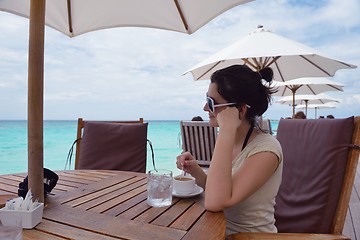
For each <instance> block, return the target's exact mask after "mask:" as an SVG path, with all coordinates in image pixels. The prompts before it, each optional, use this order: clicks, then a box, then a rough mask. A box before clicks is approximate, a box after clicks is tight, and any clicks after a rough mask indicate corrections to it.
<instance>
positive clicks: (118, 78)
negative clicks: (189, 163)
mask: <svg viewBox="0 0 360 240" xmlns="http://www.w3.org/2000/svg"><path fill="white" fill-rule="evenodd" d="M359 12H360V1H359V0H342V1H338V0H329V1H326V0H319V1H310V0H304V1H295V0H291V1H287V0H273V1H268V0H257V1H254V2H250V3H248V4H245V5H240V6H238V7H235V8H234V9H232V10H230V11H228V12H226V13H224V14H222V15H221V16H219V17H217V18H215V19H214V20H213V21H211V22H210V23H208V24H207V25H206V26H204V27H203V28H201V29H200V30H198V31H197V32H196V33H194V34H192V35H186V34H181V33H177V32H170V31H164V30H156V29H145V28H117V29H108V30H101V31H96V32H90V33H87V34H84V35H81V36H78V37H75V38H68V37H67V36H65V35H63V34H61V33H59V32H57V31H55V30H53V29H51V28H48V27H47V28H46V38H45V75H44V78H45V89H44V92H45V99H44V119H47V120H57V119H59V120H75V119H77V118H78V117H83V118H85V119H98V120H100V119H108V120H112V119H123V120H125V119H135V118H138V117H144V119H145V120H179V119H191V118H192V117H193V116H195V115H201V116H202V117H204V118H205V119H207V114H206V113H205V112H204V111H203V110H202V108H203V105H204V98H205V93H206V91H207V87H208V84H209V81H207V80H204V81H193V79H192V76H191V74H186V75H184V76H183V75H182V73H184V72H185V71H186V70H188V69H189V68H191V67H192V66H194V65H196V64H197V63H198V62H200V61H202V60H203V59H205V58H207V57H208V56H210V55H212V54H214V53H215V52H217V51H219V50H221V49H223V48H225V47H227V46H228V45H230V44H232V43H234V42H235V41H237V40H239V39H241V38H243V37H245V36H246V35H247V34H248V33H250V32H252V31H253V30H255V29H256V27H257V26H258V25H259V24H261V25H263V26H264V28H266V29H270V30H273V31H274V32H275V33H276V34H279V35H281V36H284V37H287V38H290V39H292V40H295V41H298V42H301V43H303V44H306V45H308V46H310V47H312V48H315V49H317V50H319V51H320V52H323V53H325V54H326V55H327V56H331V57H333V58H335V59H338V60H341V61H344V62H347V63H352V64H354V65H357V66H359V67H360V44H359V42H360V17H359ZM28 28H29V26H28V20H27V19H25V18H21V17H18V16H15V15H11V14H8V13H5V12H0V119H26V118H27V61H28V57H27V54H28ZM332 80H334V81H337V82H339V83H342V84H345V88H344V92H328V95H330V96H332V97H336V98H337V99H339V101H340V104H339V106H338V107H337V108H333V109H321V110H319V111H318V115H327V114H333V115H334V116H335V117H347V116H351V115H360V69H359V68H357V69H352V70H339V71H338V72H337V73H336V75H335V76H334V78H332ZM275 100H276V98H275ZM291 113H292V110H291V107H290V106H288V105H281V104H278V103H273V104H272V105H271V106H270V108H269V109H268V111H267V112H266V113H265V114H264V116H265V117H267V118H270V119H279V118H280V117H286V116H290V115H291ZM308 115H309V117H310V118H313V117H314V110H309V114H308Z"/></svg>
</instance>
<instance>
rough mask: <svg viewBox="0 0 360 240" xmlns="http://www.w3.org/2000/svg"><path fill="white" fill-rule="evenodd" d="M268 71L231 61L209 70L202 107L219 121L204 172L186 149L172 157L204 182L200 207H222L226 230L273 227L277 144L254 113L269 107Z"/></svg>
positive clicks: (278, 162) (212, 119) (279, 163)
mask: <svg viewBox="0 0 360 240" xmlns="http://www.w3.org/2000/svg"><path fill="white" fill-rule="evenodd" d="M272 77H273V72H272V69H271V68H265V69H262V70H260V71H259V72H254V71H252V70H251V69H250V68H249V67H247V66H245V65H234V66H230V67H228V68H225V69H221V70H218V71H216V72H215V73H214V74H213V75H212V76H211V83H210V85H209V89H208V93H207V102H206V104H205V106H204V111H207V112H208V113H209V118H210V125H211V126H219V135H218V137H217V139H216V144H215V149H214V153H213V157H212V159H211V165H210V168H209V170H208V173H207V174H205V172H204V171H203V170H202V169H201V167H200V166H199V165H198V164H197V162H196V161H195V159H194V157H193V156H192V155H191V154H190V153H189V152H185V153H183V154H181V155H180V156H178V157H177V160H176V163H177V167H178V168H179V169H183V170H184V171H186V172H187V173H190V174H191V175H192V176H193V177H195V178H196V182H197V184H198V185H199V186H201V187H203V188H205V208H206V209H207V210H210V211H222V210H223V211H224V213H225V216H226V219H227V223H226V234H227V235H229V234H233V233H236V232H277V229H276V227H275V225H274V224H275V219H274V205H275V196H276V194H277V192H278V189H279V186H280V183H281V174H282V150H281V146H280V144H279V142H278V141H277V140H276V138H275V137H273V136H271V135H270V134H267V133H264V132H263V131H261V129H259V128H258V127H256V121H255V119H256V118H257V117H258V116H261V115H262V114H263V113H264V112H265V111H266V110H267V108H268V104H269V102H270V100H271V94H272V93H274V91H273V90H272V89H271V88H269V87H266V86H265V85H263V83H262V81H263V80H265V81H266V82H268V83H270V82H271V81H272Z"/></svg>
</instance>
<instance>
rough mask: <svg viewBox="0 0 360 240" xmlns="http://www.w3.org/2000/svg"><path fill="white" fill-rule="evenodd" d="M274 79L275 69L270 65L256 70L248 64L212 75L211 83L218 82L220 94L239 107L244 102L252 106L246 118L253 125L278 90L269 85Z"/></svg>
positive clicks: (228, 68)
mask: <svg viewBox="0 0 360 240" xmlns="http://www.w3.org/2000/svg"><path fill="white" fill-rule="evenodd" d="M272 79H273V71H272V69H271V68H270V67H266V68H263V69H261V70H260V71H258V72H255V71H253V70H252V69H250V68H249V67H248V66H246V65H233V66H230V67H227V68H223V69H220V70H218V71H216V72H214V73H213V74H212V75H211V83H216V85H217V88H218V92H219V94H220V95H221V96H222V97H223V98H224V99H225V100H226V101H228V102H236V103H237V107H241V105H243V104H247V105H249V106H250V108H248V111H247V114H246V118H247V119H248V120H249V121H250V123H251V125H253V126H255V122H256V120H255V119H256V117H257V116H261V115H262V114H263V113H264V112H265V111H266V110H267V109H268V106H269V103H270V102H271V94H273V93H275V92H276V89H273V88H272V87H270V86H269V85H270V83H271V82H272ZM262 80H265V81H266V82H267V84H266V85H268V86H266V85H265V84H263V82H262Z"/></svg>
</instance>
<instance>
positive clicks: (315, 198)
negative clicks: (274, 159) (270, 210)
mask: <svg viewBox="0 0 360 240" xmlns="http://www.w3.org/2000/svg"><path fill="white" fill-rule="evenodd" d="M277 139H278V140H279V142H280V144H281V146H282V150H283V154H284V169H283V180H282V183H281V186H280V189H279V193H278V195H277V197H276V206H275V219H276V226H277V228H278V231H279V232H287V233H327V234H341V233H342V230H343V227H344V222H345V217H346V213H347V209H348V205H349V200H350V195H351V190H352V187H353V183H354V177H355V174H356V167H357V164H358V158H359V150H358V149H357V148H355V147H354V146H356V145H357V146H359V144H360V117H356V118H354V117H350V118H345V119H316V120H298V119H288V120H286V119H281V120H280V122H279V127H278V130H277Z"/></svg>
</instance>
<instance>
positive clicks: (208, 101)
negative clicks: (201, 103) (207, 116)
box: [206, 97, 236, 113]
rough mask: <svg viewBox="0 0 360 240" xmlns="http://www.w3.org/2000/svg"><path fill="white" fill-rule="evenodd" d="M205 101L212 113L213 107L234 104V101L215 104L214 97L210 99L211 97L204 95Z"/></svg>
mask: <svg viewBox="0 0 360 240" xmlns="http://www.w3.org/2000/svg"><path fill="white" fill-rule="evenodd" d="M206 103H207V105H208V107H209V110H210V112H212V113H214V112H215V108H216V107H223V106H231V105H235V104H236V103H220V104H215V102H214V99H212V98H211V97H206Z"/></svg>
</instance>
